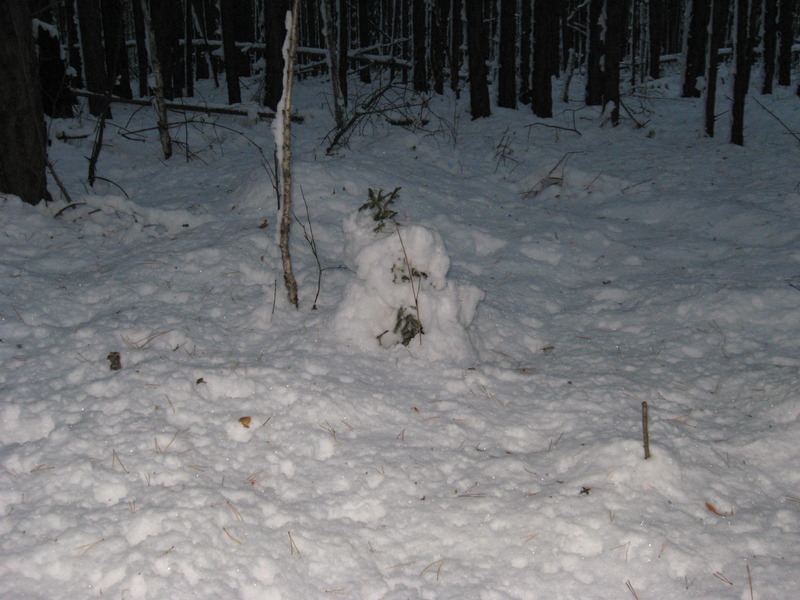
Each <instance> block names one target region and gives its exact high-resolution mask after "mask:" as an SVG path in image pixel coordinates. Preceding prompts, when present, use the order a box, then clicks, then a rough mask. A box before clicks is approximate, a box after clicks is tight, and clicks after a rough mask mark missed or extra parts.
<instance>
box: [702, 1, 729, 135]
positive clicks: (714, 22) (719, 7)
mask: <svg viewBox="0 0 800 600" xmlns="http://www.w3.org/2000/svg"><path fill="white" fill-rule="evenodd" d="M729 5H730V0H712V8H711V27H710V35H709V38H708V55H707V62H708V67H707V68H706V72H707V73H708V85H706V101H705V125H706V127H705V129H706V135H707V136H709V137H714V126H715V124H716V114H715V112H716V96H717V72H718V68H717V67H718V65H719V48H720V46H721V45H722V43H723V42H724V40H725V29H726V25H727V22H728V6H729Z"/></svg>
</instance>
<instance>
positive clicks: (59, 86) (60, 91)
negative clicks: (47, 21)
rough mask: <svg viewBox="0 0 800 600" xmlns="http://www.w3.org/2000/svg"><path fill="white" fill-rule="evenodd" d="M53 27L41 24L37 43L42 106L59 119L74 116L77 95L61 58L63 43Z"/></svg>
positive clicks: (48, 113) (46, 111) (45, 110)
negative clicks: (54, 35)
mask: <svg viewBox="0 0 800 600" xmlns="http://www.w3.org/2000/svg"><path fill="white" fill-rule="evenodd" d="M52 32H53V29H51V28H44V27H42V26H41V25H40V26H38V27H37V28H36V45H37V46H38V54H39V82H40V84H41V89H42V106H43V108H44V112H45V114H46V115H49V116H51V117H54V118H57V119H69V118H72V117H73V116H74V115H73V111H72V106H73V104H75V96H74V95H73V94H72V92H71V91H70V86H69V81H68V79H67V69H66V66H65V65H64V61H63V60H61V45H60V43H59V40H58V38H57V37H53V35H51V34H52Z"/></svg>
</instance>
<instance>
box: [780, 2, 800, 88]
mask: <svg viewBox="0 0 800 600" xmlns="http://www.w3.org/2000/svg"><path fill="white" fill-rule="evenodd" d="M796 3H797V0H781V6H780V14H779V16H778V34H779V35H780V46H779V50H778V85H784V86H789V85H791V84H792V42H793V39H792V25H793V15H794V8H795V5H796ZM799 89H800V88H799Z"/></svg>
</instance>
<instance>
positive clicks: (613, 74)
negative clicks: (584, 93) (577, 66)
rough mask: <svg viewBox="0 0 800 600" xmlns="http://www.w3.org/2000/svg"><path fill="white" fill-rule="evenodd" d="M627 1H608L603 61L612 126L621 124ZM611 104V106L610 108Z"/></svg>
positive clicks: (605, 105) (604, 80) (607, 103)
mask: <svg viewBox="0 0 800 600" xmlns="http://www.w3.org/2000/svg"><path fill="white" fill-rule="evenodd" d="M626 11H627V0H606V38H605V60H604V61H603V106H604V107H605V110H609V109H610V114H609V118H610V120H611V124H612V125H614V126H616V125H617V124H619V103H620V98H619V66H620V62H621V60H622V41H623V38H622V33H623V28H624V26H625V13H626ZM609 104H610V105H611V106H609Z"/></svg>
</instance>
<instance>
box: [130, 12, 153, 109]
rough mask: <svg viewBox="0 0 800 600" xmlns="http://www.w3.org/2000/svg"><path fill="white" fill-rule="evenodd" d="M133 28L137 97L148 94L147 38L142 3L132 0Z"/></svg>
mask: <svg viewBox="0 0 800 600" xmlns="http://www.w3.org/2000/svg"><path fill="white" fill-rule="evenodd" d="M131 4H132V7H133V29H134V35H135V36H136V79H137V82H138V85H139V97H141V98H144V97H145V96H149V95H150V90H149V89H148V85H147V71H148V64H149V63H148V60H147V39H146V38H145V33H144V16H143V15H142V4H141V3H140V2H137V1H136V0H133V2H132V3H131Z"/></svg>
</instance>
